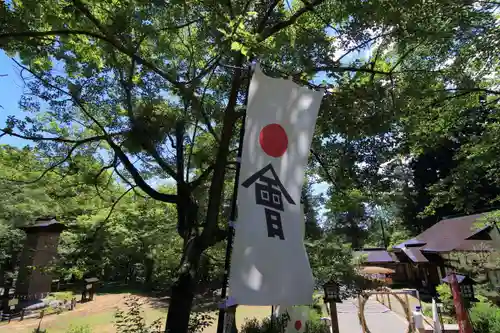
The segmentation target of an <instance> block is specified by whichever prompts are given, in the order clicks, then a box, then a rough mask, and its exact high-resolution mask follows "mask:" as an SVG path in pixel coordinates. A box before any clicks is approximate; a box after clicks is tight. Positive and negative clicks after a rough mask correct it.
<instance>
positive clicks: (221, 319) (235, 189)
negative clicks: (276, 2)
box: [217, 66, 253, 333]
mask: <svg viewBox="0 0 500 333" xmlns="http://www.w3.org/2000/svg"><path fill="white" fill-rule="evenodd" d="M247 70H248V85H247V91H246V95H245V108H246V107H247V104H248V91H249V89H250V81H251V80H252V73H253V71H252V67H251V66H249V67H248V68H247ZM245 119H246V109H245V112H244V114H243V117H242V118H241V128H240V137H239V142H238V151H237V154H236V171H235V174H234V185H233V196H232V198H231V211H230V214H229V225H228V235H227V244H226V254H225V256H226V257H225V259H224V279H223V281H222V290H221V299H222V301H223V302H225V300H226V297H227V287H228V283H229V271H230V269H231V252H232V249H233V240H234V223H235V220H236V209H237V199H238V186H239V179H240V167H241V154H242V151H243V138H244V137H245ZM225 312H226V311H225V307H224V306H221V308H220V309H219V318H218V321H217V333H224V314H225ZM228 333H229V332H228Z"/></svg>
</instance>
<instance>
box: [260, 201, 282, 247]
mask: <svg viewBox="0 0 500 333" xmlns="http://www.w3.org/2000/svg"><path fill="white" fill-rule="evenodd" d="M264 212H265V213H266V224H267V236H268V237H270V238H274V237H278V238H279V239H282V240H283V239H285V235H284V233H283V225H282V224H281V214H280V213H278V212H277V211H275V210H272V209H269V208H264Z"/></svg>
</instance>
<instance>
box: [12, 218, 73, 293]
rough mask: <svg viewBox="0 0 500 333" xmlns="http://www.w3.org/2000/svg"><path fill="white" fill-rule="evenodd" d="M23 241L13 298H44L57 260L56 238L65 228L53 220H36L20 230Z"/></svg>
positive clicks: (48, 289) (57, 240) (57, 241)
mask: <svg viewBox="0 0 500 333" xmlns="http://www.w3.org/2000/svg"><path fill="white" fill-rule="evenodd" d="M20 229H21V230H23V231H24V232H26V240H25V243H24V248H23V252H22V254H21V260H20V265H19V275H18V278H17V284H16V295H18V297H20V298H21V300H36V299H40V298H43V297H45V296H46V295H47V294H48V293H49V292H50V288H51V284H52V277H53V276H52V274H51V271H50V266H51V265H52V264H53V263H55V260H56V259H57V245H58V243H59V236H60V234H61V232H62V231H63V230H65V229H66V226H65V225H64V224H62V223H60V222H58V221H57V220H56V219H55V217H52V216H50V217H44V218H38V219H36V220H35V222H34V223H32V224H28V225H25V226H23V227H21V228H20Z"/></svg>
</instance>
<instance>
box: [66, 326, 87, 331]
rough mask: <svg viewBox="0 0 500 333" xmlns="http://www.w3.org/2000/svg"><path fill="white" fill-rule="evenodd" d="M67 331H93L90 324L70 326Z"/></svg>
mask: <svg viewBox="0 0 500 333" xmlns="http://www.w3.org/2000/svg"><path fill="white" fill-rule="evenodd" d="M66 333H92V330H91V329H90V327H89V326H88V325H79V326H70V327H69V330H68V331H67V332H66Z"/></svg>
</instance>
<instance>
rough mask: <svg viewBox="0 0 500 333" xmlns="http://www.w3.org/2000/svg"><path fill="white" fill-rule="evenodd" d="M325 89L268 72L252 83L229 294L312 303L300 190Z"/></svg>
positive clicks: (248, 299) (263, 301)
mask: <svg viewBox="0 0 500 333" xmlns="http://www.w3.org/2000/svg"><path fill="white" fill-rule="evenodd" d="M323 94H324V91H313V90H310V89H308V88H306V87H301V86H299V85H297V84H295V83H294V82H292V81H291V80H283V79H274V78H270V77H267V76H265V75H264V74H263V73H262V71H261V70H260V68H259V66H258V65H257V66H256V68H255V71H254V74H253V77H252V81H251V83H250V89H249V95H248V105H247V112H246V121H245V137H244V140H243V153H242V159H241V169H240V179H239V187H238V219H237V221H236V225H235V238H234V247H233V252H232V256H231V275H230V279H229V292H230V294H231V296H232V297H234V299H235V300H236V302H237V303H238V304H241V305H276V304H279V305H281V306H291V305H301V304H310V303H311V301H312V294H313V288H314V281H313V276H312V272H311V268H310V265H309V260H308V258H307V253H306V250H305V247H304V242H303V239H304V215H303V211H302V207H301V205H300V194H301V189H302V185H303V181H304V169H305V167H306V165H307V159H308V157H309V149H310V145H311V140H312V135H313V133H314V127H315V124H316V118H317V115H318V111H319V107H320V104H321V99H322V97H323Z"/></svg>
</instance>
